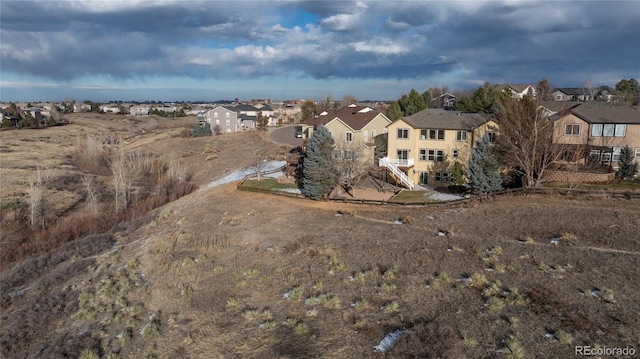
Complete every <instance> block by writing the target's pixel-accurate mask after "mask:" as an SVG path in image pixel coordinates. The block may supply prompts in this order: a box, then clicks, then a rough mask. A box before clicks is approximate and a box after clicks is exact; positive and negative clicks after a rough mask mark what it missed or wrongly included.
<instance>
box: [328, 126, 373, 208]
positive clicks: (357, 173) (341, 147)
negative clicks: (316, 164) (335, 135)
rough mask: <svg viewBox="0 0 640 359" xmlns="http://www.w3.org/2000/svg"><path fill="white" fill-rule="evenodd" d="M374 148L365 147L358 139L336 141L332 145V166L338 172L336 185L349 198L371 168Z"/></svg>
mask: <svg viewBox="0 0 640 359" xmlns="http://www.w3.org/2000/svg"><path fill="white" fill-rule="evenodd" d="M373 154H374V148H369V147H367V146H365V144H364V142H363V141H362V140H359V139H354V140H353V141H346V140H345V139H344V138H341V139H338V140H336V141H335V144H334V156H333V162H334V163H333V166H334V168H335V169H336V170H337V172H338V176H339V177H338V183H339V185H340V186H342V188H343V189H344V190H345V191H346V192H347V193H349V194H351V196H355V188H356V186H357V185H358V184H359V183H360V182H361V181H362V180H363V179H364V178H366V176H367V174H368V172H369V169H370V168H371V167H373Z"/></svg>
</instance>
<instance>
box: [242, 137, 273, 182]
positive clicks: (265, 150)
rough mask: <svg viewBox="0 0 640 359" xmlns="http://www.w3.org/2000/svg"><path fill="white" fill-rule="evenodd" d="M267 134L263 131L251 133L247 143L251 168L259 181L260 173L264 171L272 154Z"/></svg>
mask: <svg viewBox="0 0 640 359" xmlns="http://www.w3.org/2000/svg"><path fill="white" fill-rule="evenodd" d="M265 133H266V132H265V131H261V130H258V131H255V132H252V133H250V134H249V141H248V143H247V144H248V146H247V148H248V150H249V158H250V160H251V167H252V168H253V169H254V171H255V173H256V177H258V181H260V172H262V170H263V169H264V166H265V165H266V161H267V159H268V157H269V153H270V150H269V146H268V145H267V143H266V141H265V136H266V135H265Z"/></svg>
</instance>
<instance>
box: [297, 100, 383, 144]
mask: <svg viewBox="0 0 640 359" xmlns="http://www.w3.org/2000/svg"><path fill="white" fill-rule="evenodd" d="M390 123H391V120H390V119H389V118H387V116H385V115H384V114H383V113H382V112H380V111H377V110H374V109H372V108H371V107H361V106H356V105H350V106H348V107H344V108H341V109H330V110H329V109H328V110H324V111H322V112H321V113H320V114H319V115H318V116H316V117H315V118H313V119H310V120H308V121H307V122H306V123H305V124H303V126H302V132H303V138H311V135H312V134H313V128H314V127H315V126H317V125H324V126H325V127H326V128H327V130H329V132H330V133H331V136H332V137H333V139H334V140H335V141H342V140H344V141H346V142H360V143H364V144H367V145H371V144H373V138H374V137H376V136H377V135H380V134H383V133H385V132H386V127H387V125H389V124H390Z"/></svg>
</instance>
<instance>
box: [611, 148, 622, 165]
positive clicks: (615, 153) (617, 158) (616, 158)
mask: <svg viewBox="0 0 640 359" xmlns="http://www.w3.org/2000/svg"><path fill="white" fill-rule="evenodd" d="M621 151H622V147H614V148H613V158H612V159H613V161H616V162H617V161H620V152H621Z"/></svg>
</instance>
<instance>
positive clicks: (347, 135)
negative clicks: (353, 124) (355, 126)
mask: <svg viewBox="0 0 640 359" xmlns="http://www.w3.org/2000/svg"><path fill="white" fill-rule="evenodd" d="M346 140H347V142H351V141H353V133H351V132H347V133H346Z"/></svg>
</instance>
